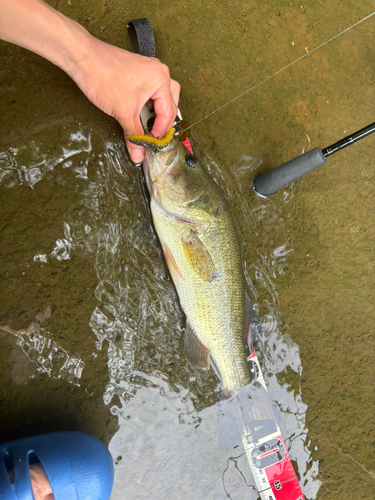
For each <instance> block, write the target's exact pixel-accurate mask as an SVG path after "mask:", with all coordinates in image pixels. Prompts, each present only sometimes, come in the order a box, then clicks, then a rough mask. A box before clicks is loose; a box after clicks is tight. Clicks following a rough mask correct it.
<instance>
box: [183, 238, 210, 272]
mask: <svg viewBox="0 0 375 500" xmlns="http://www.w3.org/2000/svg"><path fill="white" fill-rule="evenodd" d="M181 243H182V248H183V251H184V254H185V257H186V260H187V261H188V263H189V265H190V266H191V267H192V269H193V270H194V272H195V273H196V274H197V275H198V276H199V277H200V278H202V280H204V281H212V280H213V279H215V278H216V277H217V273H216V269H215V265H214V263H213V260H212V258H211V255H210V253H209V251H208V250H207V248H206V247H205V246H204V243H202V241H201V240H200V239H199V238H198V236H197V235H196V233H195V232H194V231H193V230H191V231H190V235H189V236H188V237H187V238H182V239H181Z"/></svg>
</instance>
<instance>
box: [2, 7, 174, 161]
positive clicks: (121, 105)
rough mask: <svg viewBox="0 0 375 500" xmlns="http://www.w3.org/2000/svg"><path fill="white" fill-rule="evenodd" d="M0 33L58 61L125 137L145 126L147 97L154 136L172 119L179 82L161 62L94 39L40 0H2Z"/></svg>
mask: <svg viewBox="0 0 375 500" xmlns="http://www.w3.org/2000/svg"><path fill="white" fill-rule="evenodd" d="M0 39H2V40H5V41H7V42H11V43H14V44H16V45H20V46H21V47H24V48H25V49H28V50H31V51H32V52H35V53H36V54H39V55H40V56H42V57H44V58H45V59H48V60H49V61H51V62H52V63H53V64H55V65H56V66H59V67H60V68H61V69H62V70H63V71H65V72H66V73H67V74H68V75H69V76H70V77H71V78H72V79H73V80H74V81H75V82H76V84H77V85H78V86H79V87H80V89H81V90H82V91H83V92H84V94H85V95H86V96H87V97H88V98H89V99H90V101H91V102H93V103H94V104H95V105H96V106H97V107H98V108H100V109H101V110H102V111H104V112H105V113H107V114H109V115H111V116H113V117H114V118H116V120H118V121H119V123H120V125H121V126H122V128H123V130H124V135H125V137H127V136H128V135H130V134H141V133H142V132H143V127H142V125H141V122H140V120H139V114H140V111H141V109H142V107H143V106H144V105H145V104H146V103H147V102H149V101H150V100H151V101H153V104H154V109H155V112H156V119H155V123H154V126H153V129H152V133H153V134H154V135H155V136H156V137H163V136H164V135H165V134H166V132H167V131H168V130H169V129H170V127H171V126H172V124H173V122H174V119H175V117H176V113H177V103H178V97H179V92H180V86H179V84H178V83H177V82H175V81H174V80H172V79H171V78H170V75H169V70H168V68H167V67H166V66H165V65H164V64H162V63H161V62H160V61H158V60H157V59H155V58H153V57H143V56H140V55H138V54H133V53H132V52H128V51H126V50H123V49H120V48H119V47H114V46H112V45H108V44H107V43H104V42H102V41H101V40H98V39H97V38H95V37H93V36H92V35H90V33H89V32H88V31H87V30H85V29H84V28H83V27H82V26H81V25H79V24H78V23H76V22H74V21H72V20H71V19H69V18H67V17H66V16H64V15H62V14H60V13H59V12H57V11H56V10H54V9H53V8H52V7H50V6H49V5H47V4H46V3H44V2H43V1H42V0H0ZM127 146H128V149H129V151H130V154H131V157H132V160H133V161H134V162H135V163H137V162H139V161H141V160H142V159H143V157H144V152H143V148H139V147H138V146H135V145H134V144H130V143H127Z"/></svg>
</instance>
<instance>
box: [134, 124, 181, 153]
mask: <svg viewBox="0 0 375 500" xmlns="http://www.w3.org/2000/svg"><path fill="white" fill-rule="evenodd" d="M175 132H176V129H175V128H174V127H172V128H171V129H170V130H169V132H167V134H166V135H165V136H164V137H162V138H161V139H159V138H158V137H154V136H153V135H151V134H145V135H141V134H133V135H129V137H128V141H129V142H131V143H132V144H136V145H137V146H144V147H146V148H151V149H154V150H156V151H161V150H162V149H164V148H166V147H167V146H168V145H169V144H170V143H171V142H172V141H173V139H174V135H175Z"/></svg>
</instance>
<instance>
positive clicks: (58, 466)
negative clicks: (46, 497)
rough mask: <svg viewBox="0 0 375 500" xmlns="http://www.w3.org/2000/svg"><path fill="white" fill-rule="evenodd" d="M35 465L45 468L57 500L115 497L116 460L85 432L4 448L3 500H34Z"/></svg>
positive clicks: (0, 451)
mask: <svg viewBox="0 0 375 500" xmlns="http://www.w3.org/2000/svg"><path fill="white" fill-rule="evenodd" d="M33 462H34V463H35V462H37V463H38V462H40V463H41V464H42V466H43V467H44V470H45V471H46V474H47V476H48V479H49V482H50V485H51V488H52V492H53V496H54V499H55V500H108V499H109V497H110V495H111V491H112V485H113V475H114V470H113V460H112V457H111V454H110V453H109V451H108V450H107V448H106V447H105V446H104V444H103V443H101V442H100V441H99V440H98V439H96V438H94V437H92V436H89V435H88V434H83V433H82V432H55V433H51V434H42V435H39V436H32V437H28V438H24V439H18V440H16V441H9V442H8V443H3V444H0V500H34V495H33V492H32V488H31V481H30V471H29V464H31V463H33ZM10 470H13V473H14V482H13V483H12V482H11V481H10V479H9V475H8V471H10Z"/></svg>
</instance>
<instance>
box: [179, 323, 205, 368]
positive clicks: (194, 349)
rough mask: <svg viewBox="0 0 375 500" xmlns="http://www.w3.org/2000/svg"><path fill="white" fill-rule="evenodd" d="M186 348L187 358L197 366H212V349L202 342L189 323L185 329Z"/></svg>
mask: <svg viewBox="0 0 375 500" xmlns="http://www.w3.org/2000/svg"><path fill="white" fill-rule="evenodd" d="M184 348H185V356H186V358H187V359H188V361H189V362H190V363H191V364H192V365H193V366H194V367H195V368H208V367H209V366H210V350H209V349H208V348H207V347H206V346H205V345H204V344H202V342H201V341H200V340H199V338H198V336H197V334H196V333H195V331H194V330H193V328H192V327H191V326H190V324H189V323H188V324H187V326H186V330H185V339H184Z"/></svg>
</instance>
